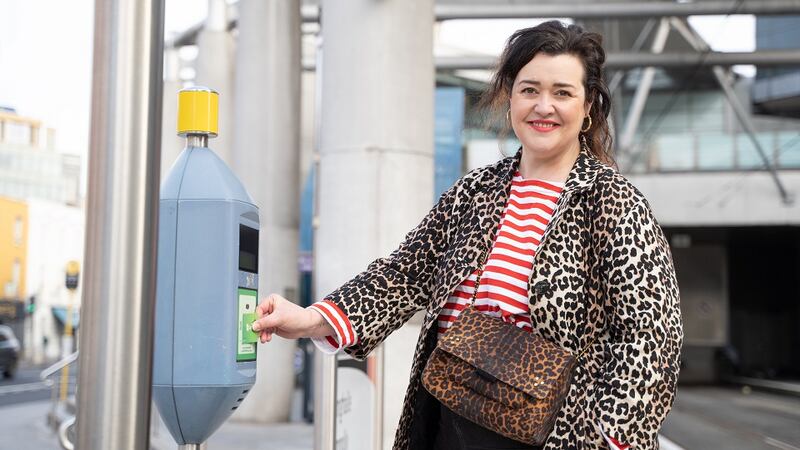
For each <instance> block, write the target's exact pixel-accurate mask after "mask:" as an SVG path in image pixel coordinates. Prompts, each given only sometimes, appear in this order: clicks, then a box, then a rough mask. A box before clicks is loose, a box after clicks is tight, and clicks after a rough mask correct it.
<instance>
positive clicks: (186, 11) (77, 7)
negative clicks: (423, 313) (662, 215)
mask: <svg viewBox="0 0 800 450" xmlns="http://www.w3.org/2000/svg"><path fill="white" fill-rule="evenodd" d="M165 8H166V11H165V14H166V20H165V34H166V35H167V36H169V35H170V34H171V33H177V32H180V31H181V30H184V29H186V28H188V27H189V26H191V25H193V24H195V23H198V22H200V21H202V20H203V19H204V18H205V15H206V11H207V1H206V0H166V5H165ZM93 16H94V1H93V0H0V106H7V107H13V108H15V109H16V110H17V112H18V113H19V114H21V115H24V116H27V117H32V118H35V119H39V120H42V121H43V124H44V126H45V127H51V128H54V129H56V148H57V149H58V151H62V152H67V153H76V154H80V155H84V156H85V155H86V154H87V149H88V142H89V116H90V109H89V108H90V100H91V81H92V80H91V75H92V46H93V42H92V36H93V28H94V23H93ZM690 22H691V23H692V25H693V26H695V27H696V28H697V29H698V31H699V32H700V34H701V35H703V37H704V38H705V39H706V40H707V41H708V42H709V43H710V44H711V46H712V48H713V49H715V50H718V51H751V50H753V49H754V48H755V20H754V19H753V17H752V16H730V17H721V16H705V17H693V18H690ZM532 23H534V22H533V21H530V20H527V21H526V20H492V21H474V20H457V21H448V22H444V23H443V24H442V26H441V28H440V29H439V37H440V42H442V43H443V44H447V45H448V46H450V47H457V48H464V49H467V50H472V51H477V52H481V53H486V54H497V53H499V52H500V50H501V49H502V46H503V43H504V42H505V39H506V38H507V37H508V36H509V34H510V33H511V32H513V31H514V30H516V29H518V28H522V27H525V26H531V24H532ZM476 30H480V32H476ZM747 71H748V70H747V69H745V72H747ZM749 72H750V73H752V71H749ZM84 170H85V168H84Z"/></svg>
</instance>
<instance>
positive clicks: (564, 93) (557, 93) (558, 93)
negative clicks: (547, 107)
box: [556, 90, 572, 97]
mask: <svg viewBox="0 0 800 450" xmlns="http://www.w3.org/2000/svg"><path fill="white" fill-rule="evenodd" d="M556 95H561V96H564V95H566V96H567V97H571V96H572V94H570V93H569V91H564V90H561V91H558V92H556Z"/></svg>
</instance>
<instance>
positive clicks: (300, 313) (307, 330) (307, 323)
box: [252, 294, 335, 344]
mask: <svg viewBox="0 0 800 450" xmlns="http://www.w3.org/2000/svg"><path fill="white" fill-rule="evenodd" d="M256 316H257V317H258V319H257V320H256V321H255V322H253V325H252V327H253V331H255V332H259V333H260V340H261V343H262V344H263V343H266V342H269V341H271V340H272V335H273V334H277V335H278V336H280V337H282V338H285V339H297V338H301V337H325V336H331V335H335V332H334V330H333V327H331V326H330V325H329V324H328V322H326V321H325V319H323V318H322V315H321V314H320V313H318V312H316V311H314V310H312V309H306V308H303V307H301V306H298V305H296V304H294V303H292V302H290V301H289V300H286V299H285V298H283V297H281V296H280V295H278V294H270V295H269V296H267V298H265V299H264V300H262V301H261V304H259V305H258V307H257V308H256Z"/></svg>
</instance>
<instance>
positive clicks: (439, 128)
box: [433, 87, 465, 200]
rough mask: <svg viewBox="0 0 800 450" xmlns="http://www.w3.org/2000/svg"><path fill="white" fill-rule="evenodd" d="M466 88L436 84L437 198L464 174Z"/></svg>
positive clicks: (435, 157) (435, 161) (434, 183)
mask: <svg viewBox="0 0 800 450" xmlns="http://www.w3.org/2000/svg"><path fill="white" fill-rule="evenodd" d="M464 97H465V92H464V88H459V87H440V88H436V99H435V111H434V117H435V122H434V143H435V151H434V152H435V153H434V182H433V189H434V190H433V195H434V199H437V200H438V198H439V196H441V195H442V193H443V192H444V191H446V190H447V188H449V187H450V186H452V185H453V183H455V182H456V181H457V180H458V179H459V178H460V177H461V174H462V170H463V156H462V139H461V132H462V131H463V129H464Z"/></svg>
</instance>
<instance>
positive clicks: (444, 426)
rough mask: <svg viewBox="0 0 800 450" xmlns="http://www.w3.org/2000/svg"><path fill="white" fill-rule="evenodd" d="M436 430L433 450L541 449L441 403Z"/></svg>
mask: <svg viewBox="0 0 800 450" xmlns="http://www.w3.org/2000/svg"><path fill="white" fill-rule="evenodd" d="M423 389H424V388H423ZM437 403H439V402H437ZM437 428H438V429H437V431H436V438H435V439H434V445H433V449H434V450H540V449H541V448H542V447H534V446H531V445H528V444H525V443H522V442H519V441H515V440H513V439H510V438H507V437H505V436H503V435H501V434H497V433H495V432H494V431H491V430H489V429H486V428H484V427H482V426H480V425H478V424H476V423H474V422H472V421H471V420H469V419H465V418H463V417H461V416H459V415H458V414H456V413H454V412H453V411H451V410H450V409H449V408H447V407H446V406H444V405H442V404H441V403H439V426H438V427H437Z"/></svg>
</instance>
